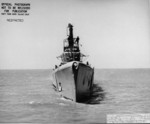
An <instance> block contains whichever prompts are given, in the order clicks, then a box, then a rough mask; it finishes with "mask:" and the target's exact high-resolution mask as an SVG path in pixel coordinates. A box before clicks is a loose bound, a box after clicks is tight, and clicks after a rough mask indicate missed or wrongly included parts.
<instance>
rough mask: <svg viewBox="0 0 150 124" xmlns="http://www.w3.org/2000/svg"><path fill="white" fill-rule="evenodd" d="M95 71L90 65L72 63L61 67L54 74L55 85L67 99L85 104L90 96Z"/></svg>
mask: <svg viewBox="0 0 150 124" xmlns="http://www.w3.org/2000/svg"><path fill="white" fill-rule="evenodd" d="M93 76H94V69H93V68H91V67H90V66H89V65H87V64H84V63H81V62H77V61H72V62H68V63H66V64H64V65H61V66H59V67H58V68H57V69H55V70H54V72H53V85H54V86H55V87H56V90H57V91H58V92H60V94H61V95H62V96H63V97H65V98H66V99H70V100H72V101H76V102H83V101H85V100H86V99H88V97H89V96H90V93H91V91H92V85H93V78H94V77H93Z"/></svg>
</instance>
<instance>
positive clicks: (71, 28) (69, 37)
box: [68, 23, 73, 48]
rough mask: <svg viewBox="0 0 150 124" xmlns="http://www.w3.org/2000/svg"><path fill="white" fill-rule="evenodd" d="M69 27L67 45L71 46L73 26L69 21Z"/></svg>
mask: <svg viewBox="0 0 150 124" xmlns="http://www.w3.org/2000/svg"><path fill="white" fill-rule="evenodd" d="M68 28H69V36H68V41H69V47H71V48H72V47H73V26H72V25H71V24H70V23H69V24H68Z"/></svg>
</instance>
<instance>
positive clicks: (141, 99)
mask: <svg viewBox="0 0 150 124" xmlns="http://www.w3.org/2000/svg"><path fill="white" fill-rule="evenodd" d="M94 82H95V85H94V89H93V95H92V97H91V98H89V101H87V102H86V103H74V102H72V101H68V100H66V99H64V98H61V97H60V96H59V94H57V93H56V92H55V91H54V89H53V87H52V82H51V70H1V71H0V123H46V122H47V123H87V122H89V123H90V122H91V123H94V122H95V123H104V122H106V117H107V114H133V113H150V69H97V70H95V81H94Z"/></svg>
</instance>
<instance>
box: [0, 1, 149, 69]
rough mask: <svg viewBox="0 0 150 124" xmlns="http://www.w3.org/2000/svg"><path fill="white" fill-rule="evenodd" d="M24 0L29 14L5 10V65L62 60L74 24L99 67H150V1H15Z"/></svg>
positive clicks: (45, 65) (0, 62)
mask: <svg viewBox="0 0 150 124" xmlns="http://www.w3.org/2000/svg"><path fill="white" fill-rule="evenodd" d="M6 2H10V0H0V3H6ZM20 2H22V3H30V4H31V9H30V10H29V13H30V15H29V16H14V15H8V16H7V15H0V69H50V68H53V67H54V66H55V65H56V64H59V63H60V60H57V58H56V57H57V56H59V55H60V54H61V53H62V52H63V40H64V39H65V38H67V36H66V30H67V25H68V23H71V24H73V26H74V36H75V37H76V36H79V37H80V43H81V44H82V47H81V51H82V53H84V54H86V55H89V58H88V59H87V60H86V61H89V63H90V64H91V65H92V66H94V67H95V68H150V8H149V6H150V4H149V0H21V1H20V0H11V3H20ZM1 12H2V9H1ZM7 19H24V21H23V22H8V21H7Z"/></svg>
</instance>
